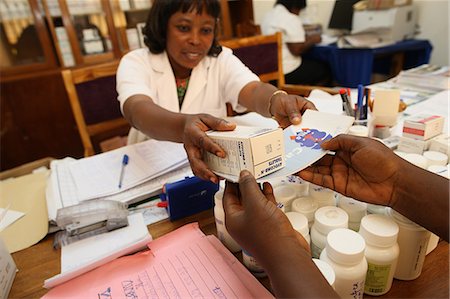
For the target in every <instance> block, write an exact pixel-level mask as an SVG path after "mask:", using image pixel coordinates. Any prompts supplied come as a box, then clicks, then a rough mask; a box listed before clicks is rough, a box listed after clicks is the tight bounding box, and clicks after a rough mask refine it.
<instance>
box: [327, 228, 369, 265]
mask: <svg viewBox="0 0 450 299" xmlns="http://www.w3.org/2000/svg"><path fill="white" fill-rule="evenodd" d="M325 248H326V252H327V255H328V257H329V258H330V259H331V260H333V261H335V262H336V263H340V264H347V265H354V264H357V263H359V262H360V261H361V259H363V258H364V250H365V248H366V243H365V241H364V239H363V237H362V236H361V235H360V234H358V233H357V232H354V231H352V230H350V229H348V228H337V229H335V230H332V231H331V232H330V233H329V234H328V236H327V245H326V247H325Z"/></svg>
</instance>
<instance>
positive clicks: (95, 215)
mask: <svg viewBox="0 0 450 299" xmlns="http://www.w3.org/2000/svg"><path fill="white" fill-rule="evenodd" d="M127 207H128V206H127V204H125V203H121V202H117V201H112V200H102V199H94V200H89V201H85V202H82V203H80V204H77V205H74V206H70V207H65V208H62V209H59V210H58V211H57V214H56V224H57V225H58V227H59V228H61V229H62V231H60V232H58V233H57V234H55V241H54V247H55V248H58V247H60V246H64V245H67V244H70V243H72V242H74V241H77V240H81V239H84V238H87V237H90V236H94V235H98V234H101V233H105V232H109V231H112V230H115V229H118V228H121V227H124V226H127V225H128V210H127Z"/></svg>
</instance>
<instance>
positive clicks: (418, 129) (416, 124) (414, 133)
mask: <svg viewBox="0 0 450 299" xmlns="http://www.w3.org/2000/svg"><path fill="white" fill-rule="evenodd" d="M443 127H444V117H442V116H439V115H431V114H418V115H414V116H411V117H409V118H407V119H405V121H404V122H403V134H402V135H403V136H404V137H409V138H414V139H419V140H428V139H430V138H433V137H435V136H437V135H439V134H441V133H442V129H443Z"/></svg>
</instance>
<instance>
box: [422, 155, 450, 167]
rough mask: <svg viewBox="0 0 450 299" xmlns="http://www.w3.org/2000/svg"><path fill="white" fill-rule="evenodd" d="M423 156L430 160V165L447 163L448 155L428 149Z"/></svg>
mask: <svg viewBox="0 0 450 299" xmlns="http://www.w3.org/2000/svg"><path fill="white" fill-rule="evenodd" d="M423 156H424V157H425V158H427V160H428V166H430V165H447V162H448V156H447V155H446V154H444V153H441V152H436V151H426V152H424V153H423Z"/></svg>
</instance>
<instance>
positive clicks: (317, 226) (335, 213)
mask: <svg viewBox="0 0 450 299" xmlns="http://www.w3.org/2000/svg"><path fill="white" fill-rule="evenodd" d="M347 227H348V215H347V213H346V212H345V211H344V210H342V209H341V208H338V207H331V206H326V207H321V208H319V209H318V210H317V211H316V213H315V214H314V224H313V225H312V227H311V232H310V235H311V255H312V257H314V258H319V257H320V253H321V252H322V250H323V249H324V248H325V245H326V243H327V235H328V233H329V232H331V231H332V230H334V229H337V228H347Z"/></svg>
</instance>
